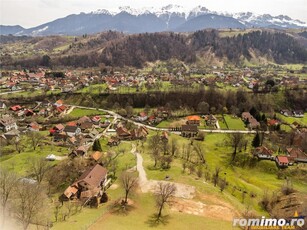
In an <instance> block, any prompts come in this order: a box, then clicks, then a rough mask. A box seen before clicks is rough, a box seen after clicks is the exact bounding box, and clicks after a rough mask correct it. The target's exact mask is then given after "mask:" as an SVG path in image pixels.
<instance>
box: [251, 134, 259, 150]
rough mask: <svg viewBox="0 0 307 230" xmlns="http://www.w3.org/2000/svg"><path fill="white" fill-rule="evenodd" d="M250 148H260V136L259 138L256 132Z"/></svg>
mask: <svg viewBox="0 0 307 230" xmlns="http://www.w3.org/2000/svg"><path fill="white" fill-rule="evenodd" d="M252 146H253V147H254V148H257V147H259V146H260V136H259V133H258V132H257V133H256V136H255V137H254V139H253V142H252Z"/></svg>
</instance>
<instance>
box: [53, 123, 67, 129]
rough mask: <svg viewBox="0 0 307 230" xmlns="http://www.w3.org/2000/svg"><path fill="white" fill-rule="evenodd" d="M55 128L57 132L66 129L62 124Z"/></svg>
mask: <svg viewBox="0 0 307 230" xmlns="http://www.w3.org/2000/svg"><path fill="white" fill-rule="evenodd" d="M54 128H56V129H57V130H63V129H64V128H65V127H64V125H62V124H57V125H56V126H54Z"/></svg>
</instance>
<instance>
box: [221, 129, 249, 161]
mask: <svg viewBox="0 0 307 230" xmlns="http://www.w3.org/2000/svg"><path fill="white" fill-rule="evenodd" d="M244 139H245V138H244V134H242V133H230V134H229V135H227V139H226V143H227V144H228V145H229V146H231V147H233V152H232V158H231V161H232V162H233V161H234V160H235V159H236V155H237V150H238V148H239V147H241V145H242V143H243V142H244Z"/></svg>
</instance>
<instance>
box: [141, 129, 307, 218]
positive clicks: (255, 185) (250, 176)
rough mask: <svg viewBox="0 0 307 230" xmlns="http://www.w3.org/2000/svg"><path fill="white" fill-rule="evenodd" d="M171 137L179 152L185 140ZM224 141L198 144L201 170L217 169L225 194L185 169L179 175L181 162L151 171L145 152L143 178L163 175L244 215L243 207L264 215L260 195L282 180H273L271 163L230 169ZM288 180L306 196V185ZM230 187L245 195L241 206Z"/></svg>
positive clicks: (215, 137) (209, 137)
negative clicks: (225, 183)
mask: <svg viewBox="0 0 307 230" xmlns="http://www.w3.org/2000/svg"><path fill="white" fill-rule="evenodd" d="M171 137H172V138H174V139H176V140H177V143H179V144H178V148H179V152H180V151H181V150H180V149H181V146H182V145H183V144H186V145H188V144H189V140H187V139H184V138H182V137H180V136H176V135H171ZM225 138H226V134H206V136H205V140H204V141H203V142H202V146H203V148H204V150H205V160H206V162H207V164H206V166H204V168H206V170H208V171H209V172H211V173H212V172H213V171H214V169H215V167H216V166H219V167H221V168H222V173H221V174H222V175H223V176H224V177H225V179H226V180H227V181H228V183H229V185H228V187H227V189H226V192H223V194H221V193H219V192H217V191H218V189H217V188H215V187H214V186H213V185H212V183H211V182H208V183H206V184H204V183H203V181H204V180H203V179H201V180H199V179H197V176H196V174H193V175H190V174H189V171H188V169H186V172H185V173H184V174H183V173H182V161H181V160H180V159H174V160H173V162H172V163H171V168H170V169H169V170H160V169H154V168H153V160H152V159H151V158H150V156H149V154H146V152H147V151H148V150H146V149H145V150H142V151H143V152H144V154H142V155H143V158H144V165H145V170H146V173H147V176H148V177H149V178H150V179H157V180H163V179H164V178H165V176H166V175H167V176H169V177H170V178H171V180H172V181H175V182H180V183H184V184H190V185H194V186H195V187H196V188H197V190H198V191H200V192H202V193H204V194H215V195H217V196H219V197H220V198H221V199H223V200H226V201H228V202H230V203H231V204H232V205H233V206H234V207H236V208H238V210H240V211H244V208H245V207H246V205H251V206H252V207H253V209H254V210H256V211H257V212H259V214H265V213H266V212H265V211H264V210H262V209H261V208H260V207H259V202H260V200H261V198H262V195H263V193H264V191H265V190H267V191H268V192H269V194H272V193H273V192H276V191H279V190H280V188H281V186H282V185H283V183H284V180H282V179H278V178H277V171H278V169H277V167H276V165H275V162H272V161H260V162H257V163H256V164H255V166H253V167H249V166H243V167H242V166H240V167H237V166H232V165H230V156H231V152H232V149H231V148H229V147H225V146H224V144H223V143H224V140H225ZM246 138H247V139H248V140H249V143H251V140H252V138H253V135H246ZM250 152H251V147H250V145H249V146H248V148H247V150H246V151H244V152H241V153H238V154H237V158H242V159H243V158H244V159H246V158H247V157H250V158H251V154H250ZM287 170H291V169H287ZM292 170H295V169H292ZM292 180H293V184H294V188H295V189H297V190H298V191H300V192H303V193H306V190H305V189H306V186H307V185H306V181H303V180H301V179H300V178H299V177H295V176H294V177H293V178H292ZM234 186H235V187H236V188H237V189H240V190H241V191H246V192H247V194H248V195H247V196H246V198H245V200H244V203H243V202H242V192H240V191H238V190H235V191H234V192H233V187H234ZM252 193H254V194H255V197H251V196H250V194H252ZM244 206H245V207H244Z"/></svg>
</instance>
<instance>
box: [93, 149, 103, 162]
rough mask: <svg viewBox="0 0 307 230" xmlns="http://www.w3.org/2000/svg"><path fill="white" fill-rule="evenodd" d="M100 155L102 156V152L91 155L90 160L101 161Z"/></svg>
mask: <svg viewBox="0 0 307 230" xmlns="http://www.w3.org/2000/svg"><path fill="white" fill-rule="evenodd" d="M102 155H103V153H102V152H99V151H96V152H94V153H93V154H91V158H92V159H93V160H94V161H96V162H97V161H99V160H100V159H101V157H102Z"/></svg>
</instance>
